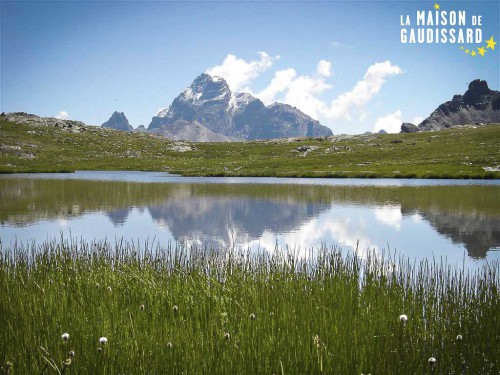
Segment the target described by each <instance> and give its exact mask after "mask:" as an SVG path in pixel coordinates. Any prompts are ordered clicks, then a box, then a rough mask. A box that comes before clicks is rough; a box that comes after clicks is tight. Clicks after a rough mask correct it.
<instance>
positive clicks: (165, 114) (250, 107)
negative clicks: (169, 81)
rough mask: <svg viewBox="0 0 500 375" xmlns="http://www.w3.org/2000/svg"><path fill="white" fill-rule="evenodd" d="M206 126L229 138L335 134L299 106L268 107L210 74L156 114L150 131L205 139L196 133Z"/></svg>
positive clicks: (199, 78)
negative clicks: (300, 109) (237, 91)
mask: <svg viewBox="0 0 500 375" xmlns="http://www.w3.org/2000/svg"><path fill="white" fill-rule="evenodd" d="M204 128H206V129H207V131H206V132H205V133H207V134H208V133H209V132H208V130H209V131H211V132H213V133H215V134H218V135H220V136H223V137H225V139H240V140H244V139H269V138H283V137H300V136H324V135H331V134H332V132H331V130H330V129H328V128H326V127H324V126H322V125H320V124H319V122H317V121H316V120H313V119H312V118H310V117H309V116H307V115H305V114H304V113H302V112H300V111H299V110H298V109H296V108H293V107H290V106H287V105H283V104H275V105H272V106H270V107H266V106H265V105H264V104H263V103H262V101H260V100H259V99H257V98H255V97H254V96H252V95H251V94H249V93H234V92H232V91H231V89H230V88H229V85H228V84H227V82H226V80H225V79H224V78H221V77H218V76H212V75H210V74H207V73H202V74H200V75H199V76H198V77H196V79H195V80H194V81H193V82H192V83H191V85H190V86H189V87H187V88H186V89H185V90H184V91H183V92H182V93H181V94H180V95H179V96H177V97H176V98H175V99H174V101H173V102H172V104H171V105H170V107H169V108H168V111H162V112H160V113H158V114H157V116H155V117H153V119H152V121H151V123H150V125H149V128H148V130H149V131H155V132H157V133H163V134H170V135H173V136H183V137H189V138H191V139H190V140H197V141H203V140H206V139H205V138H206V137H204V136H201V135H200V136H196V134H199V133H200V129H204ZM200 134H201V133H200ZM212 138H213V137H212ZM212 138H211V139H212ZM219 138H220V139H222V138H221V137H219Z"/></svg>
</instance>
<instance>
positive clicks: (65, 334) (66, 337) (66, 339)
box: [61, 332, 69, 341]
mask: <svg viewBox="0 0 500 375" xmlns="http://www.w3.org/2000/svg"><path fill="white" fill-rule="evenodd" d="M61 338H62V339H63V341H68V340H69V333H67V332H64V333H63V334H62V335H61Z"/></svg>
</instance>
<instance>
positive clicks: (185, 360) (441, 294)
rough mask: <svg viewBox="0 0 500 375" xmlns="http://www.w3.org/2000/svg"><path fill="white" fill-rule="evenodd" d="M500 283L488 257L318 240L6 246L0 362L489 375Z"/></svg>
mask: <svg viewBox="0 0 500 375" xmlns="http://www.w3.org/2000/svg"><path fill="white" fill-rule="evenodd" d="M499 284H500V281H499V264H498V263H497V262H494V263H491V264H485V266H484V268H483V269H482V270H481V271H475V272H473V273H469V272H467V271H465V270H462V269H456V268H451V267H448V266H447V265H446V263H443V262H441V261H423V262H420V263H411V262H410V261H409V260H407V259H405V258H402V257H396V256H394V255H392V256H386V257H384V256H383V255H377V256H375V255H374V254H371V255H368V256H367V257H365V258H360V257H358V256H356V255H354V254H351V255H346V254H342V253H341V252H340V250H338V249H328V248H322V249H318V250H316V252H315V254H314V257H310V258H309V259H307V260H305V259H303V258H299V257H298V256H296V255H294V253H293V252H292V251H289V250H287V249H275V251H274V252H272V253H266V252H259V253H250V252H245V251H236V250H231V249H218V250H215V249H199V248H185V247H183V246H181V245H171V246H170V245H169V246H165V247H162V246H158V245H151V244H147V243H146V244H143V245H142V246H138V245H137V244H134V243H117V244H113V245H112V244H110V243H108V242H84V241H82V242H77V241H68V240H64V239H60V240H54V241H51V242H45V243H42V244H34V243H33V244H31V245H29V246H22V245H21V246H17V245H14V246H12V247H9V248H4V249H0V293H1V295H0V296H1V298H0V327H1V329H0V361H1V366H2V367H3V370H2V371H5V372H6V373H7V372H8V371H10V373H11V374H56V373H65V374H71V373H72V374H77V373H78V374H170V373H171V374H361V373H363V374H368V373H371V374H465V373H466V374H498V373H499V370H500V321H499V312H500V303H499V298H498V297H499V294H498V290H499V289H498V287H499ZM402 314H405V315H407V317H408V320H407V321H406V322H403V321H401V320H400V315H402ZM64 333H68V334H69V340H67V341H65V340H63V338H62V337H61V335H63V334H64ZM458 335H461V337H462V340H457V336H458ZM101 337H106V338H107V339H108V342H107V343H106V344H101V343H100V342H99V339H100V338H101ZM71 351H74V354H75V355H74V357H73V356H71V355H70V352H71ZM71 354H72V353H71ZM431 357H433V358H435V359H436V362H435V364H434V365H432V364H430V363H429V359H430V358H431ZM65 361H66V362H65ZM64 363H65V364H64ZM9 366H10V367H9ZM7 367H9V369H8V370H7Z"/></svg>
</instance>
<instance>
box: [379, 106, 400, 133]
mask: <svg viewBox="0 0 500 375" xmlns="http://www.w3.org/2000/svg"><path fill="white" fill-rule="evenodd" d="M402 123H403V114H402V113H401V111H399V110H398V111H396V112H394V113H390V114H388V115H387V116H384V117H379V118H378V119H377V121H376V122H375V126H374V127H373V131H374V132H378V131H379V130H381V129H384V130H385V131H386V132H387V133H399V131H400V130H401V124H402Z"/></svg>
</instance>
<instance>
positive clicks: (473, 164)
mask: <svg viewBox="0 0 500 375" xmlns="http://www.w3.org/2000/svg"><path fill="white" fill-rule="evenodd" d="M59 121H61V120H57V122H54V124H59V125H33V123H31V125H26V124H18V123H14V122H10V121H7V120H6V117H5V116H3V117H2V118H0V137H1V138H0V139H1V141H0V172H2V173H12V172H58V171H68V172H70V171H74V170H150V171H152V170H154V171H168V172H171V173H180V174H182V175H192V176H280V177H414V178H425V177H428V178H500V150H499V147H498V139H500V125H498V124H497V125H490V126H484V127H471V126H469V127H455V128H452V129H447V130H443V131H440V132H433V133H427V132H422V133H421V132H419V133H414V134H385V135H383V134H369V135H356V136H346V135H343V136H342V135H341V136H332V137H319V138H289V139H282V140H268V141H250V142H227V143H189V142H176V141H171V140H168V139H165V138H164V137H162V136H158V135H153V134H146V133H140V132H138V133H135V132H134V133H132V132H120V131H116V130H111V129H106V128H101V127H93V126H84V125H81V123H78V122H68V125H64V123H62V125H61V123H60V122H59ZM73 123H75V124H76V125H72V124H73ZM70 125H71V126H70Z"/></svg>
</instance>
